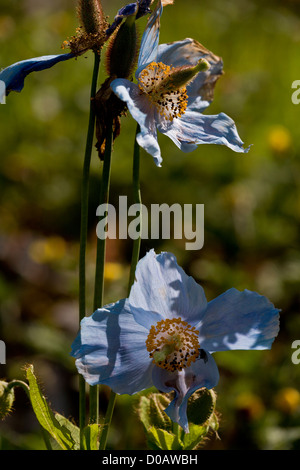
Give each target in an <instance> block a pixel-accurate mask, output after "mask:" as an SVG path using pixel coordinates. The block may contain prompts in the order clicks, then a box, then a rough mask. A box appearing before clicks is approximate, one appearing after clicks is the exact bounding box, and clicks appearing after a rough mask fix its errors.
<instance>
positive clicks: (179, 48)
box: [157, 38, 223, 112]
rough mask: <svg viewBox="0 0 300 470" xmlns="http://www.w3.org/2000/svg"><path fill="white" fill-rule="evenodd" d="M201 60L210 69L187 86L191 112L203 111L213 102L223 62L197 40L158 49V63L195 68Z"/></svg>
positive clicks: (200, 73) (187, 40)
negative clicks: (203, 60)
mask: <svg viewBox="0 0 300 470" xmlns="http://www.w3.org/2000/svg"><path fill="white" fill-rule="evenodd" d="M200 59H205V60H206V61H207V62H208V63H209V69H208V70H206V71H203V72H199V73H198V74H197V75H196V77H195V78H194V79H193V81H192V82H191V83H190V84H189V85H188V86H187V94H188V97H189V101H188V107H189V109H190V110H194V109H195V110H197V111H199V112H201V111H203V110H204V109H205V108H207V106H209V104H210V103H211V102H212V100H213V97H214V87H215V84H216V82H217V80H218V78H220V76H221V75H222V74H223V61H222V59H221V58H220V57H218V56H216V55H215V54H213V53H212V52H211V51H209V50H208V49H206V48H205V47H204V46H202V44H200V43H199V42H198V41H195V39H191V38H186V39H184V40H182V41H175V42H171V43H168V44H161V45H160V46H159V47H158V54H157V61H158V62H163V63H164V64H166V65H172V66H173V67H182V66H186V65H190V66H194V65H196V64H197V63H198V62H199V60H200Z"/></svg>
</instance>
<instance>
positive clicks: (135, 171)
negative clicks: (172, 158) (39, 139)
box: [99, 125, 142, 450]
mask: <svg viewBox="0 0 300 470" xmlns="http://www.w3.org/2000/svg"><path fill="white" fill-rule="evenodd" d="M139 131H140V129H139V125H137V129H136V134H138V133H139ZM132 188H133V198H134V203H135V204H139V206H140V207H141V204H142V199H141V191H140V147H139V145H138V143H137V141H136V138H135V139H134V149H133V167H132ZM141 234H142V213H141V211H140V236H139V237H138V238H137V239H135V240H134V241H133V248H132V258H131V265H130V273H129V282H128V295H129V293H130V289H131V286H132V284H133V282H134V276H135V270H136V266H137V263H138V260H139V255H140V246H141ZM116 398H117V394H116V393H115V392H114V391H113V390H111V392H110V397H109V402H108V407H107V411H106V415H105V420H104V425H103V430H102V433H101V438H100V444H99V450H104V449H105V448H106V443H107V436H108V431H109V427H110V424H111V420H112V415H113V411H114V407H115V403H116Z"/></svg>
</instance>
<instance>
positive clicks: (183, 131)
mask: <svg viewBox="0 0 300 470" xmlns="http://www.w3.org/2000/svg"><path fill="white" fill-rule="evenodd" d="M157 128H158V130H159V131H160V132H161V133H162V134H165V135H167V136H168V137H169V138H170V139H171V140H173V142H174V143H175V144H176V145H177V147H178V148H180V150H182V151H183V152H191V151H192V150H195V148H196V146H197V145H199V144H219V145H226V146H227V147H229V148H230V149H232V150H234V151H235V152H240V153H246V152H248V151H249V148H250V147H248V148H246V149H245V148H244V147H243V145H244V143H243V141H242V140H241V139H240V137H239V135H238V131H237V128H236V125H235V123H234V121H233V120H232V119H231V118H230V117H229V116H227V115H226V114H224V113H220V114H217V115H214V116H206V115H204V114H200V113H198V112H196V111H190V110H189V109H188V110H187V111H186V112H185V114H183V115H182V116H181V117H180V118H177V119H174V120H173V121H172V122H171V123H170V124H168V123H166V122H163V121H160V122H158V126H157Z"/></svg>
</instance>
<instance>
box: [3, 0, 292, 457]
mask: <svg viewBox="0 0 300 470" xmlns="http://www.w3.org/2000/svg"><path fill="white" fill-rule="evenodd" d="M102 3H103V7H104V11H105V14H106V15H108V16H109V18H110V20H112V19H113V17H114V15H115V13H116V12H117V10H118V9H119V8H120V7H121V6H123V4H124V2H123V1H121V0H102ZM75 6H76V1H75V0H52V1H51V2H49V1H46V0H1V6H0V67H6V66H8V65H10V64H12V63H14V62H16V61H18V60H22V59H27V58H30V57H36V56H40V55H46V54H56V53H60V52H61V48H60V46H61V44H62V42H63V41H64V40H65V39H66V38H67V37H69V36H72V35H73V34H74V33H75V29H76V27H77V26H78V24H77V18H76V14H75ZM145 23H146V19H145V18H142V19H140V20H139V29H140V34H142V31H143V28H144V26H145ZM185 37H193V38H195V39H197V40H198V41H200V42H201V43H202V44H204V45H205V46H206V47H207V48H208V49H210V50H212V51H213V52H214V53H215V54H217V55H219V56H221V57H222V58H223V60H224V70H225V75H224V76H223V77H222V78H221V79H220V80H219V82H218V83H217V86H216V91H215V99H214V102H213V103H212V105H211V106H210V108H209V109H208V110H207V111H206V112H207V113H208V114H216V113H219V112H221V111H223V112H225V113H226V114H228V115H229V116H231V117H232V118H233V119H234V120H235V122H236V124H237V127H238V130H239V134H240V136H241V138H242V139H243V141H244V142H245V144H246V145H247V146H248V145H250V144H253V145H252V147H251V150H250V152H249V153H248V154H247V155H241V154H236V153H234V152H232V151H230V150H229V149H227V148H225V147H220V146H213V145H212V146H208V145H207V146H205V145H203V146H200V147H199V148H198V149H197V150H196V151H194V152H193V153H191V154H183V153H181V152H180V151H179V150H178V149H177V148H176V147H175V146H174V145H173V143H172V142H171V141H170V140H169V139H167V138H166V137H164V136H160V137H159V142H160V145H161V148H162V153H163V158H164V160H163V165H162V168H157V167H156V166H155V164H154V162H153V160H152V158H151V157H150V156H149V155H148V154H146V153H145V152H143V151H142V153H141V188H142V199H143V202H144V203H145V204H146V205H149V204H151V203H159V204H160V203H162V202H166V203H168V204H172V203H180V204H184V203H191V204H204V205H205V243H204V247H203V249H201V250H199V251H196V252H195V251H186V250H185V248H184V243H183V242H180V241H178V240H161V241H159V240H144V241H143V243H142V248H141V255H143V254H144V253H145V252H146V251H147V250H149V249H150V248H152V247H154V248H155V249H156V250H157V251H161V250H168V251H172V252H173V253H174V254H176V256H177V259H178V262H179V264H181V265H182V266H183V267H184V269H185V270H186V271H187V272H188V273H189V274H191V275H192V276H193V277H194V278H195V279H196V280H197V281H198V282H199V283H201V285H202V286H203V287H204V289H205V291H206V295H207V298H208V300H210V299H212V298H214V297H215V296H217V295H219V294H220V293H222V292H223V291H224V290H226V289H227V288H230V287H236V288H237V289H244V288H248V289H250V290H255V291H257V292H259V293H260V294H263V295H266V296H267V297H268V298H269V299H270V300H271V301H272V302H273V303H274V304H275V305H276V307H277V308H280V309H282V312H281V330H280V334H279V336H278V338H277V340H276V341H275V343H274V346H273V348H272V350H271V351H262V352H261V351H255V352H240V351H238V352H226V353H218V354H216V355H215V358H216V360H217V363H218V365H219V368H220V375H221V378H220V382H219V384H218V386H217V387H216V392H217V394H218V401H217V409H218V412H219V415H220V430H219V439H217V438H216V436H212V437H211V439H210V440H207V441H206V443H205V445H204V448H205V449H300V364H299V365H296V364H293V363H292V361H291V355H292V353H293V349H292V348H291V345H292V342H293V341H294V340H297V339H299V340H300V312H299V278H300V250H299V216H300V186H299V183H300V161H299V156H300V133H299V125H300V124H299V123H300V105H298V106H297V105H295V104H293V103H292V101H291V96H292V92H293V91H294V90H292V88H291V86H292V83H293V81H294V80H299V79H300V1H299V0H286V1H279V0H277V1H276V0H273V1H271V0H270V1H266V0H264V1H261V0H210V1H208V0H202V1H201V2H200V1H198V0H188V1H182V0H175V5H174V6H171V7H167V8H166V9H165V11H164V14H163V17H162V27H161V42H170V41H174V40H179V39H183V38H185ZM92 65H93V58H92V54H91V53H87V54H85V56H82V57H80V58H78V60H73V61H68V62H66V63H61V64H58V65H57V66H55V67H54V68H52V69H50V70H46V71H43V72H39V73H34V74H32V75H31V76H29V77H28V78H27V79H26V82H25V88H24V90H23V92H22V93H21V94H17V93H11V94H10V95H9V96H8V98H7V103H6V105H1V106H0V152H1V156H0V339H2V340H3V341H5V343H6V348H7V364H6V365H0V378H5V379H6V380H7V381H9V380H12V379H14V378H19V379H24V371H23V367H24V365H26V364H28V363H32V364H34V367H35V372H36V373H37V375H38V377H39V379H40V383H41V384H42V388H43V390H44V393H45V395H46V396H47V398H48V399H49V402H50V403H51V406H52V408H53V409H54V410H56V411H58V412H60V413H62V414H64V415H65V416H66V417H68V418H70V417H72V418H74V420H75V421H77V419H78V405H77V399H78V379H77V375H76V370H75V367H74V361H73V359H72V358H71V357H70V356H69V351H70V346H71V343H72V341H73V339H74V337H75V335H76V333H77V329H78V247H79V222H80V185H81V171H82V163H83V154H84V147H85V138H86V130H87V123H88V107H89V89H90V79H91V73H92ZM105 77H106V75H105V68H104V65H102V69H101V77H100V81H103V80H104V78H105ZM99 83H100V82H99ZM134 132H135V123H134V122H133V120H132V119H131V117H130V116H128V117H127V118H126V119H123V120H122V133H121V136H120V137H119V138H118V139H117V140H116V142H115V145H114V153H113V164H112V178H111V202H112V203H114V204H116V203H117V201H118V197H119V195H128V197H129V198H130V197H131V166H132V148H133V141H134ZM100 176H101V164H100V161H99V160H98V157H97V154H96V152H94V154H93V159H92V169H91V188H90V189H91V197H90V219H89V247H88V253H87V261H88V263H87V264H88V266H87V282H88V313H91V309H92V298H93V285H94V283H93V276H94V267H95V266H94V261H95V246H96V224H97V217H96V207H97V206H98V199H99V184H100ZM131 246H132V245H131V241H130V240H127V241H126V240H123V241H116V240H111V241H109V242H108V246H107V267H106V284H105V302H106V303H108V302H110V301H115V300H117V299H120V298H121V297H124V296H125V295H126V287H127V279H128V276H127V275H128V269H129V262H130V254H131ZM108 396H109V391H108V390H107V389H106V388H105V387H103V388H102V389H101V411H103V410H104V409H105V406H106V404H107V399H108ZM136 401H137V397H136V396H135V397H128V396H123V397H120V398H119V399H118V401H117V404H116V409H115V414H114V418H113V424H112V430H111V432H110V435H109V443H108V448H110V449H127V448H128V449H145V439H144V436H143V430H142V426H141V424H140V423H139V421H138V419H137V416H136V413H135V406H136ZM0 448H2V449H42V448H44V443H43V440H42V438H41V434H40V429H39V426H38V424H37V422H36V419H35V416H34V415H33V412H32V410H31V408H30V406H29V404H28V400H27V398H26V396H25V395H24V393H23V392H22V390H19V389H18V390H17V391H16V400H15V406H14V411H13V412H12V413H11V415H10V416H9V417H8V418H7V419H6V420H4V421H2V422H1V423H0Z"/></svg>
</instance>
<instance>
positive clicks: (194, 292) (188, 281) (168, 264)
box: [128, 250, 207, 329]
mask: <svg viewBox="0 0 300 470" xmlns="http://www.w3.org/2000/svg"><path fill="white" fill-rule="evenodd" d="M135 278H136V280H135V282H134V284H133V286H132V288H131V291H130V295H129V299H128V300H129V304H130V309H131V311H132V313H133V315H134V316H135V319H136V321H137V322H139V323H141V324H142V325H144V326H145V327H146V328H148V329H150V327H151V325H154V324H155V323H156V322H157V321H160V320H161V319H166V318H173V317H181V319H182V320H183V321H187V322H188V323H189V324H190V325H194V324H195V322H197V321H198V319H199V315H200V313H201V312H202V311H204V310H205V308H206V305H207V301H206V298H205V294H204V290H203V289H202V287H201V286H200V285H199V284H197V283H196V282H195V280H194V279H193V278H192V277H191V276H188V275H187V274H186V273H185V272H184V270H183V269H182V268H181V267H180V266H178V264H177V261H176V258H175V256H174V255H173V254H172V253H161V254H160V255H156V254H155V252H154V250H151V251H149V252H148V253H147V255H146V256H145V257H144V258H142V259H141V260H140V261H139V263H138V265H137V268H136V273H135Z"/></svg>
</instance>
